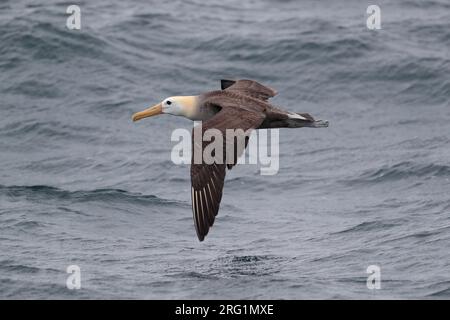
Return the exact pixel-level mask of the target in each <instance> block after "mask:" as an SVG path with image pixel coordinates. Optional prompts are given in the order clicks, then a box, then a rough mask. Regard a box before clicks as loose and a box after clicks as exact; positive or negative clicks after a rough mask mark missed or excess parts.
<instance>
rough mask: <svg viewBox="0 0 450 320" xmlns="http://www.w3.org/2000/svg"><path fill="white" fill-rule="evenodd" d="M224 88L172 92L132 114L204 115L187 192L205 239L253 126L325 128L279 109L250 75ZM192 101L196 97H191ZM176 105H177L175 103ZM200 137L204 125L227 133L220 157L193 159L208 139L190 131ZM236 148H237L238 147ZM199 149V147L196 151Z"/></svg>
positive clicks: (224, 82)
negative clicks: (208, 160) (229, 150)
mask: <svg viewBox="0 0 450 320" xmlns="http://www.w3.org/2000/svg"><path fill="white" fill-rule="evenodd" d="M221 87H222V90H217V91H212V92H207V93H205V94H202V95H200V96H198V97H171V98H167V99H166V100H164V101H163V102H161V103H160V104H158V105H156V106H155V107H153V108H150V109H148V110H145V111H142V112H139V113H137V114H135V115H134V117H133V119H134V120H139V119H141V118H144V117H147V116H152V115H154V114H158V113H171V114H175V115H182V116H185V117H187V118H190V119H192V120H202V121H203V122H202V126H197V127H194V129H193V130H192V137H193V138H192V162H191V197H192V211H193V217H194V225H195V230H196V232H197V236H198V239H199V240H200V241H203V240H204V238H205V236H206V235H207V234H208V232H209V229H210V227H211V226H212V225H213V224H214V220H215V217H216V215H217V213H218V211H219V207H220V201H221V199H222V190H223V185H224V179H225V173H226V169H227V168H228V169H231V168H232V167H233V166H234V165H235V164H236V162H237V159H238V157H239V156H240V155H241V154H242V153H243V152H244V149H245V148H246V146H247V142H248V138H249V134H250V133H251V130H254V129H262V128H300V127H312V128H319V127H327V126H328V122H327V121H321V120H317V121H316V120H315V119H314V118H313V117H312V116H311V115H309V114H307V113H293V112H287V111H284V110H281V109H279V108H277V107H275V106H273V105H271V104H270V103H269V101H268V100H269V98H271V97H274V96H275V95H276V91H275V90H273V89H271V88H269V87H266V86H264V85H262V84H260V83H258V82H256V81H252V80H237V81H233V80H222V81H221ZM192 101H195V103H194V102H192ZM174 105H175V106H177V108H175V107H174ZM200 129H201V132H198V135H197V136H200V137H203V134H204V132H205V131H207V130H208V129H216V130H219V131H220V132H221V133H222V136H223V137H224V138H225V139H224V143H223V149H224V151H223V154H222V157H223V158H222V159H219V158H218V157H219V155H216V158H215V161H214V162H213V163H211V164H207V163H205V162H204V161H203V160H202V161H201V163H198V164H196V163H195V161H194V154H195V153H196V152H199V151H200V152H201V154H203V150H204V149H205V148H206V147H207V146H208V145H209V144H210V143H212V142H210V141H203V139H202V142H201V143H200V144H199V143H196V142H195V141H194V131H195V130H200ZM227 129H242V131H241V134H240V135H238V136H237V137H236V139H243V140H244V141H245V143H244V144H239V143H237V141H236V139H235V138H234V137H233V140H231V138H229V137H227V135H226V134H225V133H226V130H227ZM227 148H234V153H233V154H234V157H233V159H231V160H229V159H228V161H227V159H226V158H225V155H226V154H227V151H226V150H227ZM239 148H240V149H239ZM196 150H197V151H196Z"/></svg>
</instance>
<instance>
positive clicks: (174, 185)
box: [0, 0, 450, 299]
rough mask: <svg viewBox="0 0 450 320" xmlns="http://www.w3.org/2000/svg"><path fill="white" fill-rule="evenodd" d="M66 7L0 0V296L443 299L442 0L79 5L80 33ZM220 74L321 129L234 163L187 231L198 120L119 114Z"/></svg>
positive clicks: (449, 66)
mask: <svg viewBox="0 0 450 320" xmlns="http://www.w3.org/2000/svg"><path fill="white" fill-rule="evenodd" d="M70 4H73V3H72V2H67V1H51V0H39V1H25V0H2V1H1V3H0V298H1V299H98V298H105V299H113V298H123V299H128V298H130V299H138V298H139V299H156V298H159V299H175V298H177V299H178V298H179V299H185V298H190V299H219V298H233V299H272V298H273V299H339V298H344V299H403V298H405V299H417V298H426V299H440V298H444V299H448V298H450V2H449V1H448V0H432V1H419V0H399V1H394V0H378V1H375V2H374V1H370V2H368V1H356V0H351V1H331V0H330V1H320V2H319V1H313V0H310V1H268V0H264V1H256V0H253V1H252V0H250V1H242V0H240V1H237V0H231V1H223V0H222V1H219V0H213V1H200V0H182V1H181V0H179V1H170V2H169V1H166V2H163V1H147V0H145V1H144V0H140V1H131V0H130V1H125V0H112V1H87V0H86V1H83V0H77V1H76V4H78V5H79V6H80V8H81V30H69V29H68V28H67V27H66V19H67V18H68V16H69V15H68V14H66V9H67V7H68V6H69V5H70ZM370 4H378V5H379V6H380V8H381V27H382V28H381V30H369V29H368V28H367V27H366V19H367V17H368V15H367V14H366V9H367V7H368V5H370ZM222 78H231V79H239V78H248V79H255V80H257V81H260V82H261V83H264V84H267V85H269V86H271V87H273V88H275V89H277V90H278V92H279V95H278V96H276V97H275V98H274V99H272V101H273V103H274V104H276V105H278V106H282V107H284V108H286V109H289V110H292V111H295V112H309V113H311V114H312V115H313V116H315V117H317V118H319V119H327V120H329V121H330V127H329V128H327V129H306V128H305V129H296V130H294V129H284V130H280V150H279V160H280V166H279V172H278V174H275V175H271V176H264V175H260V171H259V167H258V166H257V165H241V166H238V167H236V168H234V169H233V170H231V171H229V172H228V173H227V177H226V182H225V188H224V196H223V199H222V205H221V210H220V212H219V215H218V216H217V219H216V222H215V224H214V226H213V228H212V229H211V230H210V233H209V234H208V236H207V238H206V240H205V241H204V242H199V241H198V240H197V237H196V234H195V229H194V225H193V219H192V211H191V205H190V175H189V166H188V165H176V164H174V163H173V162H172V161H171V157H170V156H171V150H172V148H173V146H174V145H175V143H174V142H172V141H171V140H170V138H171V134H172V132H173V130H175V129H177V128H185V129H187V130H191V128H192V123H191V122H190V121H189V120H186V119H183V118H180V117H173V116H167V115H166V116H160V117H155V118H151V119H146V120H143V121H140V122H138V123H132V121H131V115H132V114H133V113H134V112H136V111H140V110H142V109H144V108H146V107H148V106H150V105H153V104H155V103H157V102H159V101H161V100H162V99H164V98H165V97H167V96H173V95H193V94H199V93H202V92H206V91H209V90H215V89H218V88H219V87H220V79H222ZM70 265H77V266H79V268H80V270H81V288H80V289H79V290H69V289H68V288H67V287H66V279H67V278H68V276H69V274H68V273H66V270H67V267H68V266H70ZM371 265H375V266H378V267H379V268H380V275H381V289H373V290H370V289H368V287H367V285H366V281H367V278H368V276H369V274H368V273H367V272H366V271H367V268H368V267H369V266H371Z"/></svg>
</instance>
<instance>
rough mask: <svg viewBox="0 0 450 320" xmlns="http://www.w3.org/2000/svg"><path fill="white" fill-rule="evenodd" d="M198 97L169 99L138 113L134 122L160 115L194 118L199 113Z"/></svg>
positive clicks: (134, 116)
mask: <svg viewBox="0 0 450 320" xmlns="http://www.w3.org/2000/svg"><path fill="white" fill-rule="evenodd" d="M197 107H198V97H197V96H175V97H169V98H166V99H164V100H163V101H161V102H160V103H158V104H156V105H154V106H153V107H150V108H148V109H145V110H143V111H141V112H137V113H135V114H134V115H133V121H138V120H141V119H144V118H147V117H152V116H156V115H158V114H163V113H167V114H172V115H175V116H183V117H186V118H192V117H193V116H194V115H195V113H196V112H197Z"/></svg>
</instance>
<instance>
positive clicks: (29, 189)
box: [0, 185, 184, 206]
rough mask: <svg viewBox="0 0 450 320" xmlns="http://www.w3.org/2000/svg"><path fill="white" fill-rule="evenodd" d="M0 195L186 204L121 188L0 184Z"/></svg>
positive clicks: (81, 200) (85, 200)
mask: <svg viewBox="0 0 450 320" xmlns="http://www.w3.org/2000/svg"><path fill="white" fill-rule="evenodd" d="M0 196H7V197H10V198H22V197H26V198H29V199H31V200H34V199H36V200H38V199H46V200H65V201H71V202H108V203H133V204H140V205H150V204H151V205H159V206H165V205H170V206H173V205H176V206H177V205H184V203H182V202H179V201H174V200H167V199H162V198H159V197H157V196H155V195H144V194H141V193H132V192H128V191H125V190H121V189H94V190H90V191H67V190H63V189H59V188H55V187H51V186H45V185H35V186H3V185H0Z"/></svg>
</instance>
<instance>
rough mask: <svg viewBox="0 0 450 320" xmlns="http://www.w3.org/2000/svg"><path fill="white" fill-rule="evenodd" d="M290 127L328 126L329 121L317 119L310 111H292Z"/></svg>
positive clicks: (289, 121)
mask: <svg viewBox="0 0 450 320" xmlns="http://www.w3.org/2000/svg"><path fill="white" fill-rule="evenodd" d="M288 117H289V120H288V127H289V128H301V127H309V128H326V127H328V124H329V122H328V121H327V120H316V119H314V117H313V116H312V115H310V114H309V113H290V114H289V115H288Z"/></svg>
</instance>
